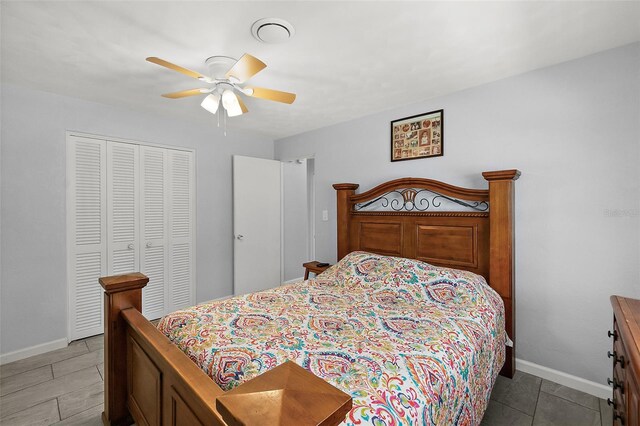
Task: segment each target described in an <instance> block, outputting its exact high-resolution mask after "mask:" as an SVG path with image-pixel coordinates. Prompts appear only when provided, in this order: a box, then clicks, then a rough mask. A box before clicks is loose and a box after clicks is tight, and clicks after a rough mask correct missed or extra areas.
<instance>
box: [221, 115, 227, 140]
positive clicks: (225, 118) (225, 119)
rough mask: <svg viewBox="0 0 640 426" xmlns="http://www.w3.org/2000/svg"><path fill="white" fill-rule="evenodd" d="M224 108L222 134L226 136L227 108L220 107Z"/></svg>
mask: <svg viewBox="0 0 640 426" xmlns="http://www.w3.org/2000/svg"><path fill="white" fill-rule="evenodd" d="M222 109H223V110H224V112H223V114H224V135H225V136H227V109H226V108H222Z"/></svg>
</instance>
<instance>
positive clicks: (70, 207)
mask: <svg viewBox="0 0 640 426" xmlns="http://www.w3.org/2000/svg"><path fill="white" fill-rule="evenodd" d="M65 135H66V136H65V139H66V151H67V154H66V157H65V158H66V161H67V164H66V170H67V172H66V181H67V183H66V186H67V190H66V198H67V199H66V206H67V215H66V216H67V219H66V224H67V230H66V235H67V247H66V248H67V250H66V255H67V262H66V263H67V268H66V269H67V271H66V272H67V286H66V288H67V298H66V300H67V309H66V311H67V341H68V342H71V341H72V340H76V339H78V338H79V337H77V336H76V335H75V332H74V323H73V319H72V316H71V313H72V312H71V311H72V310H73V306H72V303H71V298H72V297H73V296H74V294H72V289H71V285H70V284H71V278H72V277H74V276H75V262H74V260H73V257H72V256H71V254H73V253H75V232H74V231H75V229H76V221H75V216H74V215H73V214H72V213H74V207H75V197H74V198H72V197H71V196H70V194H71V192H70V191H69V189H70V187H71V186H75V183H74V182H70V181H69V177H70V176H72V174H73V175H75V167H76V166H75V163H73V164H72V163H71V162H70V161H69V151H70V149H71V144H72V140H73V138H74V137H79V138H87V139H95V140H96V141H97V142H96V143H98V142H100V141H102V143H104V144H105V147H104V157H103V160H104V162H105V164H104V170H105V172H104V173H103V178H104V179H105V183H104V191H106V188H107V182H106V168H107V165H106V161H107V158H106V144H107V143H108V142H117V143H126V144H132V145H137V146H140V147H142V146H146V147H154V148H162V149H167V150H173V151H183V152H189V153H191V155H192V157H191V158H192V164H191V165H192V172H191V179H190V180H191V183H192V184H191V187H190V189H191V193H190V194H189V196H190V199H191V236H192V239H191V245H192V246H191V255H192V258H191V266H192V267H191V294H192V297H193V303H194V304H195V303H196V298H197V294H196V282H197V281H196V280H197V275H196V268H195V266H196V258H197V257H196V256H197V251H196V247H197V236H196V232H195V230H196V221H197V211H196V176H197V161H196V150H195V149H194V148H185V147H180V146H174V145H165V144H158V143H153V142H147V141H138V140H133V139H124V138H118V137H113V136H103V135H97V134H94V133H86V132H79V131H72V130H68V131H66V132H65ZM139 158H140V156H138V159H139ZM140 175H141V173H140ZM140 186H141V185H140V183H138V192H139V190H140ZM103 202H104V203H105V207H104V209H103V213H104V214H103V232H104V241H105V243H106V239H107V232H106V219H107V206H106V192H105V196H104V197H103ZM140 210H141V209H140V208H139V209H138V211H140ZM136 221H138V222H139V218H136ZM140 232H141V231H139V232H138V241H139V242H140V245H141V246H142V245H143V244H144V242H143V241H142V240H141V239H140V236H141V235H140ZM140 249H141V250H143V247H140ZM107 250H108V248H105V256H104V259H103V266H102V269H103V273H102V275H105V274H106V271H107V268H108V265H107V260H106V259H107V257H106V256H107V254H106V252H107ZM167 292H168V291H167ZM165 300H166V303H167V304H169V305H170V301H169V299H168V298H167V299H165ZM100 306H101V309H103V307H102V301H101V302H100ZM100 316H101V318H102V312H101V314H100ZM102 329H104V324H102Z"/></svg>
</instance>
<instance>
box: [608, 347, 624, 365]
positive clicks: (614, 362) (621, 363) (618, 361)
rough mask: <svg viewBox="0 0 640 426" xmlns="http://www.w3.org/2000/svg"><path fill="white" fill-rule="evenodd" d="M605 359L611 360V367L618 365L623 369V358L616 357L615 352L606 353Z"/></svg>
mask: <svg viewBox="0 0 640 426" xmlns="http://www.w3.org/2000/svg"><path fill="white" fill-rule="evenodd" d="M607 357H609V358H613V366H614V367H615V366H616V364H617V363H620V366H621V367H622V368H624V357H623V356H622V355H620V356H618V354H617V353H616V351H613V353H611V351H607Z"/></svg>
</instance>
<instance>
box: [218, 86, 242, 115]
mask: <svg viewBox="0 0 640 426" xmlns="http://www.w3.org/2000/svg"><path fill="white" fill-rule="evenodd" d="M222 106H223V107H224V109H225V110H227V115H228V116H229V117H235V116H238V115H241V114H242V108H241V107H240V102H238V98H237V97H236V94H235V93H233V90H231V89H226V90H225V91H224V92H222Z"/></svg>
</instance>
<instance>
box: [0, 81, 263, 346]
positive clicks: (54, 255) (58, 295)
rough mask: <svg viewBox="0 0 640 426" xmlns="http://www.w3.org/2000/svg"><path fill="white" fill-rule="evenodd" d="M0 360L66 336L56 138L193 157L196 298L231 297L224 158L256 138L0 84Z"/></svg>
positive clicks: (258, 144) (247, 149)
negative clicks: (121, 141) (75, 135)
mask: <svg viewBox="0 0 640 426" xmlns="http://www.w3.org/2000/svg"><path fill="white" fill-rule="evenodd" d="M1 100H2V105H1V107H2V122H1V125H2V130H1V138H2V146H1V151H0V152H1V156H2V160H1V161H2V165H1V170H2V177H1V184H2V192H1V195H2V210H1V216H0V217H1V228H0V230H1V235H2V238H1V240H2V241H1V250H0V253H1V254H2V261H1V264H2V271H1V274H0V279H1V283H2V286H1V290H0V291H1V292H0V308H1V313H0V315H1V316H0V335H1V338H0V352H1V353H3V354H4V353H7V352H12V351H16V350H19V349H22V348H25V347H30V346H33V345H36V344H41V343H45V342H49V341H53V340H56V339H61V338H65V337H66V336H67V327H66V316H67V309H66V305H67V299H66V298H67V290H66V288H67V287H66V286H67V281H66V249H65V247H66V243H65V241H66V229H65V223H66V211H65V196H66V195H65V194H66V192H65V191H66V190H65V176H66V169H65V161H66V157H65V152H66V151H65V149H66V148H65V131H66V130H75V131H82V132H87V133H93V134H98V135H106V136H113V137H119V138H126V139H133V140H138V141H147V142H154V143H158V144H165V145H173V146H183V147H189V148H195V149H196V190H197V211H196V220H197V222H196V230H197V234H196V239H197V242H196V244H197V245H196V250H197V259H196V262H197V270H196V278H197V300H198V301H199V302H200V301H204V300H210V299H213V298H216V297H221V296H226V295H229V294H232V270H233V269H232V253H233V251H232V248H233V245H232V244H233V234H232V226H231V225H232V215H231V194H232V187H231V155H232V154H240V155H248V156H254V157H262V158H273V141H272V140H271V139H269V138H266V137H263V136H257V135H253V134H248V133H241V132H239V131H237V130H228V131H227V136H226V137H225V136H223V135H222V132H221V131H220V130H219V129H218V128H217V127H216V125H215V124H214V123H215V120H214V118H212V120H211V123H212V124H211V126H209V127H207V126H202V125H198V124H193V123H186V122H178V121H175V120H172V119H170V118H167V117H160V116H152V115H147V114H142V113H138V112H135V111H131V110H124V109H119V108H114V107H111V106H106V105H101V104H96V103H91V102H86V101H82V100H79V99H74V98H69V97H64V96H59V95H54V94H50V93H45V92H39V91H34V90H29V89H26V88H22V87H20V88H19V87H15V86H12V85H7V84H5V85H3V86H2V99H1Z"/></svg>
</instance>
